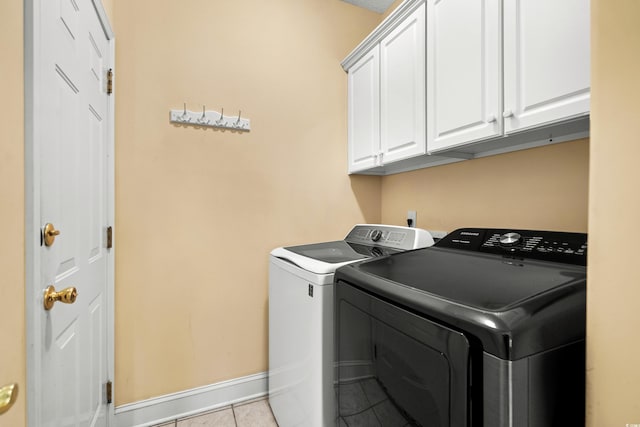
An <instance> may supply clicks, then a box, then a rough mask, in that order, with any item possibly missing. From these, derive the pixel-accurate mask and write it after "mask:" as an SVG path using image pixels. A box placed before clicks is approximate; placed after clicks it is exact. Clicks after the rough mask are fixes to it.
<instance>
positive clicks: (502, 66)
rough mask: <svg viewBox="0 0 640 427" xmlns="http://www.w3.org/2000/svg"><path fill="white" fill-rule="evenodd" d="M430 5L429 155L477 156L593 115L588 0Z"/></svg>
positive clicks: (432, 1) (448, 0) (440, 0)
mask: <svg viewBox="0 0 640 427" xmlns="http://www.w3.org/2000/svg"><path fill="white" fill-rule="evenodd" d="M427 5H428V7H427V112H428V120H427V129H428V134H427V149H428V152H430V153H432V152H437V153H441V154H443V153H444V152H445V151H447V150H451V149H456V150H462V151H471V152H473V153H474V156H477V155H481V153H482V150H483V147H482V146H478V147H476V148H472V149H470V147H469V144H471V143H476V142H479V141H487V140H492V139H493V140H495V139H496V138H497V137H501V136H503V135H510V134H514V133H518V132H520V131H531V130H539V131H540V130H542V129H543V128H544V127H548V126H550V125H555V124H558V123H566V122H568V121H570V120H572V119H575V118H578V117H581V116H586V115H588V114H589V109H590V106H589V94H590V73H589V68H590V64H589V60H590V59H589V49H590V46H589V37H590V23H589V0H562V1H558V0H474V1H471V2H469V1H465V0H427ZM581 126H583V125H581ZM569 130H571V131H573V128H570V127H566V128H564V129H563V128H558V127H556V128H555V129H553V131H550V132H549V133H548V135H554V137H555V136H556V135H559V134H561V133H568V132H569ZM543 134H544V133H539V135H543ZM521 140H522V139H517V138H516V139H514V138H503V139H502V141H501V144H502V145H503V146H505V147H507V148H508V147H509V145H510V144H512V145H513V144H514V143H519V142H520V141H521ZM549 140H552V138H549ZM539 142H540V143H543V142H544V141H539ZM491 148H492V149H495V148H496V144H492V146H491Z"/></svg>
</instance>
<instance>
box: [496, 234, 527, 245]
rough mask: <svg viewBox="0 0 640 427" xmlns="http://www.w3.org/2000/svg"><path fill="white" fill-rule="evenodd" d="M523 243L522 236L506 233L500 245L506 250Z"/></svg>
mask: <svg viewBox="0 0 640 427" xmlns="http://www.w3.org/2000/svg"><path fill="white" fill-rule="evenodd" d="M520 243H522V236H521V235H520V234H519V233H505V234H503V235H502V236H500V245H501V246H504V247H506V248H511V247H513V246H518V245H519V244H520Z"/></svg>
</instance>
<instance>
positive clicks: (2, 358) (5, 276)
mask: <svg viewBox="0 0 640 427" xmlns="http://www.w3.org/2000/svg"><path fill="white" fill-rule="evenodd" d="M22 3H23V2H22V1H21V0H3V1H1V2H0V52H2V63H1V64H0V82H2V86H3V88H2V102H0V129H2V130H1V131H0V135H1V137H0V138H1V139H0V224H2V244H1V245H0V271H2V281H1V282H0V316H1V318H2V320H0V325H2V344H1V345H0V349H1V350H0V386H3V385H5V384H8V383H12V382H17V383H18V384H19V385H18V387H20V390H19V393H18V396H19V400H18V402H17V403H16V405H15V406H14V407H13V408H12V409H11V410H10V411H9V412H7V413H6V414H4V415H2V416H0V426H23V425H25V420H26V414H25V410H26V409H25V396H26V392H25V391H26V374H25V369H26V356H25V354H26V347H25V322H24V313H25V311H24V287H25V278H24V185H23V184H22V183H23V177H24V166H23V165H24V155H23V140H24V131H23V129H24V125H23V124H24V113H23V106H24V102H23V93H22V90H23V85H24V77H23V66H22V58H23V48H22V45H23V38H22V31H23V24H22Z"/></svg>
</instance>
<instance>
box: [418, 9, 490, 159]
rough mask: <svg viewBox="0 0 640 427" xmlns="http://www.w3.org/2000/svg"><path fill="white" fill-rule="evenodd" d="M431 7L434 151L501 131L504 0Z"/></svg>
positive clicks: (429, 97) (431, 140) (430, 90)
mask: <svg viewBox="0 0 640 427" xmlns="http://www.w3.org/2000/svg"><path fill="white" fill-rule="evenodd" d="M427 5H428V7H427V116H428V120H427V123H428V138H427V141H428V142H427V145H428V149H429V151H434V150H439V149H443V148H450V147H455V146H458V145H461V144H467V143H469V142H475V141H479V140H483V139H487V138H492V137H496V136H499V135H501V134H502V119H501V116H502V62H501V57H500V52H501V47H502V40H501V21H500V0H474V1H469V0H427ZM499 118H500V119H499Z"/></svg>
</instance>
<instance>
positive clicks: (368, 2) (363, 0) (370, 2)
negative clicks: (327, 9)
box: [342, 0, 394, 13]
mask: <svg viewBox="0 0 640 427" xmlns="http://www.w3.org/2000/svg"><path fill="white" fill-rule="evenodd" d="M342 1H344V2H347V3H351V4H354V5H356V6H360V7H364V8H365V9H369V10H372V11H374V12H378V13H383V12H385V11H386V10H387V9H389V6H391V4H392V3H393V2H394V0H342Z"/></svg>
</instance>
